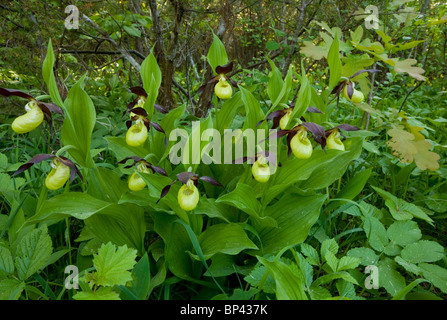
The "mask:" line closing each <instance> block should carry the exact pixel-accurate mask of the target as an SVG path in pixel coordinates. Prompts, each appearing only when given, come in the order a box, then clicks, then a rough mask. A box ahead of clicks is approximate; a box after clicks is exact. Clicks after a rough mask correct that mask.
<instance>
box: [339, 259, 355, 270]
mask: <svg viewBox="0 0 447 320" xmlns="http://www.w3.org/2000/svg"><path fill="white" fill-rule="evenodd" d="M359 264H360V258H356V257H349V256H344V257H341V259H340V260H339V261H338V267H337V271H344V270H349V269H355V268H357V267H358V266H359Z"/></svg>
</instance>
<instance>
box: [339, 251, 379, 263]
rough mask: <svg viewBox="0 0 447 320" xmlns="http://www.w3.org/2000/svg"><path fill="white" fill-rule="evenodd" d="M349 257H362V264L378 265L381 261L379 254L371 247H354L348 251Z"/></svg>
mask: <svg viewBox="0 0 447 320" xmlns="http://www.w3.org/2000/svg"><path fill="white" fill-rule="evenodd" d="M346 255H347V256H349V257H355V258H360V264H361V265H362V266H370V265H376V264H377V262H378V261H379V256H378V255H377V254H376V253H375V252H374V250H372V249H370V248H363V247H362V248H353V249H351V250H349V251H348V252H347V253H346Z"/></svg>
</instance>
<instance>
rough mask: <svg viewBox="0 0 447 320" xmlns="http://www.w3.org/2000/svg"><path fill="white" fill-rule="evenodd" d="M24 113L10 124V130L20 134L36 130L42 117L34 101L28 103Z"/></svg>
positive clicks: (40, 110) (41, 112)
mask: <svg viewBox="0 0 447 320" xmlns="http://www.w3.org/2000/svg"><path fill="white" fill-rule="evenodd" d="M25 110H26V113H25V114H24V115H21V116H19V117H17V118H16V119H15V120H14V121H13V123H12V125H11V126H12V130H14V131H15V132H16V133H19V134H22V133H27V132H30V131H32V130H34V129H36V128H37V127H38V126H39V125H40V124H41V123H42V121H43V118H44V115H43V111H42V109H40V107H39V106H38V104H37V102H35V101H34V100H32V101H30V102H28V103H27V104H26V106H25Z"/></svg>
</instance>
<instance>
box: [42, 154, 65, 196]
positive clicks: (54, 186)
mask: <svg viewBox="0 0 447 320" xmlns="http://www.w3.org/2000/svg"><path fill="white" fill-rule="evenodd" d="M51 167H52V169H51V172H50V173H49V174H48V176H47V178H46V179H45V186H46V187H47V188H48V189H49V190H58V189H60V188H62V187H63V186H64V184H65V182H67V180H68V178H69V177H70V167H68V166H66V165H65V164H63V163H62V162H60V161H59V160H58V159H57V158H55V159H54V160H53V162H52V163H51Z"/></svg>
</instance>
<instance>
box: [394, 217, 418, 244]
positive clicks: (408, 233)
mask: <svg viewBox="0 0 447 320" xmlns="http://www.w3.org/2000/svg"><path fill="white" fill-rule="evenodd" d="M387 234H388V238H389V239H390V240H392V241H394V242H396V243H397V244H399V245H401V246H406V245H408V244H411V243H414V242H416V241H418V240H419V239H420V238H421V237H422V233H421V230H420V229H419V227H418V224H417V223H416V222H414V221H396V222H394V223H393V224H392V225H391V226H389V228H388V230H387Z"/></svg>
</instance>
